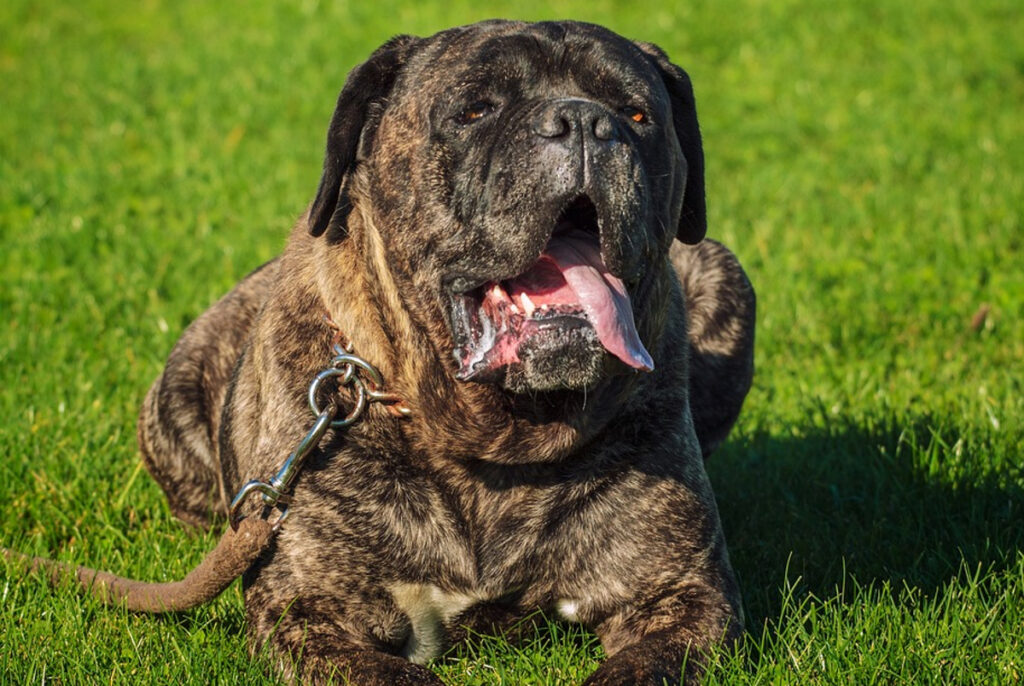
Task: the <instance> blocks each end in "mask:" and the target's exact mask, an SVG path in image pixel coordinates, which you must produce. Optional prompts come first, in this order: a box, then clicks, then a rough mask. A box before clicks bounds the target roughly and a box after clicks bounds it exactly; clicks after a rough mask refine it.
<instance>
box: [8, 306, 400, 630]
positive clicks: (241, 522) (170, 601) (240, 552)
mask: <svg viewBox="0 0 1024 686" xmlns="http://www.w3.org/2000/svg"><path fill="white" fill-rule="evenodd" d="M325 320H326V321H327V324H328V325H329V326H330V327H331V328H333V329H334V331H335V335H334V338H333V340H332V341H331V350H332V352H333V353H334V357H333V359H332V360H331V363H330V365H329V366H328V367H327V368H325V369H324V370H322V371H321V372H320V373H318V374H317V375H316V376H315V377H314V378H313V382H312V383H311V384H310V386H309V394H308V399H309V406H310V409H311V410H312V411H313V414H314V415H315V416H316V421H315V422H314V424H313V427H312V428H311V429H310V430H309V432H307V434H306V436H305V437H304V438H303V439H302V441H300V442H299V444H298V446H296V448H295V450H293V451H292V453H291V454H290V455H289V456H288V459H286V460H285V462H284V464H283V465H282V466H281V468H280V469H279V470H278V472H277V474H276V475H275V476H274V477H273V478H271V479H270V480H269V481H267V482H263V481H258V480H254V481H250V482H248V483H247V484H245V485H244V486H242V488H241V489H240V490H239V491H238V493H237V494H236V495H235V497H234V498H233V499H232V501H231V505H230V507H229V509H228V523H229V524H230V526H228V527H227V528H226V529H225V531H224V534H223V535H222V536H221V538H220V541H218V542H217V546H216V547H215V548H214V549H213V550H211V551H210V552H209V553H208V554H207V555H206V557H205V558H203V561H202V562H200V563H199V565H198V566H197V567H196V568H195V569H193V570H192V571H191V572H189V573H188V575H187V576H185V578H184V579H182V580H181V581H172V582H166V583H156V582H145V581H136V580H134V579H129V578H126V577H122V576H117V575H115V574H111V573H109V572H104V571H100V570H98V569H93V568H91V567H84V566H77V565H72V564H67V563H65V562H58V561H56V560H49V559H46V558H42V557H29V556H28V555H23V554H21V553H18V552H15V551H12V550H8V549H6V548H0V552H2V553H3V557H4V559H5V560H8V561H10V562H12V563H14V564H15V565H16V566H21V567H23V568H25V569H26V571H28V572H30V573H32V572H37V571H41V572H44V573H45V574H46V577H47V579H48V580H49V581H50V583H51V584H53V585H54V586H57V585H59V584H61V583H62V582H63V581H64V580H66V579H72V578H74V579H75V580H76V581H77V582H78V584H79V586H80V588H81V590H82V591H83V592H84V593H85V594H87V595H91V596H93V597H95V598H97V599H98V600H100V601H102V602H104V603H107V604H108V605H118V606H121V607H124V608H126V609H128V610H134V611H138V612H154V613H158V612H178V611H181V610H188V609H191V608H193V607H196V606H198V605H202V604H203V603H207V602H209V601H211V600H213V599H214V598H216V597H217V596H218V595H220V594H221V593H222V592H223V591H224V589H226V588H227V587H228V586H230V585H231V582H233V581H234V580H235V579H237V578H238V577H239V576H241V575H242V574H243V573H244V572H245V571H246V570H247V569H249V567H251V566H252V564H253V563H254V562H256V560H257V559H258V558H259V557H260V556H261V555H263V553H264V552H266V550H267V549H268V548H269V547H270V544H271V543H272V542H273V540H274V536H275V534H276V533H277V531H278V529H279V528H280V526H281V524H282V523H283V522H284V520H285V518H286V517H287V516H288V508H289V505H290V504H291V502H292V496H291V494H290V491H291V485H292V484H293V483H294V481H295V478H296V477H297V476H298V475H299V472H300V471H301V470H302V466H303V464H304V463H305V459H306V457H308V455H309V454H310V453H311V452H312V450H313V448H315V447H316V446H317V445H318V444H319V443H320V441H321V440H322V439H323V436H324V434H326V433H327V429H329V428H333V429H347V428H348V427H350V426H351V425H352V424H354V423H355V422H356V421H358V420H359V419H360V418H361V417H362V415H363V412H365V410H366V408H367V407H368V406H369V404H370V403H381V404H383V405H384V406H385V407H386V408H387V409H388V410H389V411H390V412H391V414H393V415H395V416H397V417H408V416H409V415H410V414H411V411H410V409H409V407H408V406H407V405H405V403H404V402H403V401H402V399H401V398H399V397H398V396H396V395H394V394H391V393H386V392H384V390H383V387H384V380H383V378H382V377H381V374H380V372H379V371H378V370H377V368H376V367H374V366H373V365H371V364H370V363H369V362H367V361H366V360H364V359H363V358H361V357H359V356H358V355H356V354H355V353H354V351H353V347H352V344H351V343H349V342H348V341H347V340H346V339H345V336H344V335H343V334H342V333H341V331H340V330H339V328H338V326H337V324H335V323H334V322H333V321H332V320H331V318H330V317H325ZM332 378H334V379H336V380H337V384H338V390H339V391H340V390H341V388H343V387H348V388H351V389H352V391H353V393H354V394H355V399H354V402H353V406H352V409H351V410H350V411H349V413H348V414H347V415H345V416H344V417H343V418H341V419H337V418H336V417H337V414H338V411H339V407H338V402H337V399H336V398H331V399H330V400H329V401H328V402H327V403H326V405H325V406H324V407H323V408H322V409H321V408H320V406H319V400H318V397H319V395H320V390H321V387H322V386H323V384H324V382H325V381H327V380H328V379H332ZM255 494H260V495H261V499H262V502H263V509H262V512H261V513H260V514H259V515H258V516H249V517H242V516H241V508H242V505H243V504H244V503H245V502H246V501H248V500H249V498H250V497H251V496H253V495H255ZM275 508H276V509H277V510H279V511H280V515H278V516H277V518H276V519H275V520H274V521H270V515H271V513H272V512H273V511H274V509H275Z"/></svg>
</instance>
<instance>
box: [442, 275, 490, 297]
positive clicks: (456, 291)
mask: <svg viewBox="0 0 1024 686" xmlns="http://www.w3.org/2000/svg"><path fill="white" fill-rule="evenodd" d="M485 283H487V279H479V278H476V279H474V278H471V277H468V276H456V277H453V278H451V279H448V280H447V286H446V287H445V290H447V291H448V292H449V293H451V294H452V295H466V294H467V293H469V292H470V291H472V290H474V289H476V288H479V287H480V286H482V285H484V284H485Z"/></svg>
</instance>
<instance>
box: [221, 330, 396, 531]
mask: <svg viewBox="0 0 1024 686" xmlns="http://www.w3.org/2000/svg"><path fill="white" fill-rule="evenodd" d="M332 350H333V352H334V354H335V357H334V359H332V360H331V366H330V367H327V368H326V369H324V370H322V371H321V372H320V373H318V374H317V375H316V376H315V377H313V381H312V383H310V384H309V393H308V400H309V408H310V409H311V410H312V411H313V414H314V415H315V416H316V421H315V422H314V423H313V427H312V428H311V429H310V430H309V431H308V432H307V433H306V436H305V437H304V438H303V439H302V440H301V441H300V442H299V444H298V445H297V446H296V447H295V450H293V451H292V453H291V455H289V456H288V459H287V460H285V461H284V464H282V465H281V468H280V469H279V470H278V472H277V474H276V475H275V476H274V477H273V478H272V479H271V480H270V481H269V482H264V481H259V480H255V479H254V480H252V481H249V482H248V483H246V484H245V485H244V486H242V488H241V489H240V490H239V491H238V493H237V494H235V497H234V498H232V499H231V505H230V506H229V507H228V522H229V523H230V524H231V528H232V529H236V530H237V528H238V523H239V521H241V518H242V517H241V510H242V505H243V504H244V503H245V502H246V501H247V500H248V499H249V497H250V496H251V495H252V494H254V493H260V494H262V499H263V504H264V508H263V514H262V516H263V517H264V518H266V517H269V516H270V510H272V509H274V508H277V509H279V510H280V511H281V515H280V516H279V517H278V518H277V521H275V522H274V524H273V527H274V530H277V528H278V527H280V526H281V524H282V523H283V522H284V520H285V518H286V517H287V516H288V506H289V505H290V504H291V502H292V497H291V495H288V491H289V490H290V489H291V486H292V483H293V482H294V481H295V479H296V477H298V475H299V472H300V471H301V470H302V466H303V464H304V463H305V461H306V458H307V457H308V456H309V454H310V453H311V452H312V451H313V448H315V447H316V446H317V445H319V444H320V441H321V440H323V437H324V434H326V433H327V430H328V429H332V428H333V429H345V428H348V427H349V426H351V425H352V424H354V423H355V422H356V421H358V420H359V419H360V418H361V417H362V416H363V413H364V412H365V411H366V408H367V406H368V405H369V404H370V403H374V402H377V403H384V404H387V405H388V406H389V408H392V407H393V408H395V409H394V411H393V414H397V415H400V416H408V414H409V409H408V408H407V407H404V406H400V407H396V404H397V403H401V399H400V398H398V397H397V396H395V395H393V394H390V393H386V392H384V391H383V387H384V379H383V377H382V376H381V374H380V371H378V370H377V368H376V367H374V366H373V365H372V364H370V363H369V362H367V361H366V360H364V359H363V358H361V357H359V356H358V355H355V354H354V353H353V352H352V349H351V345H348V346H344V345H342V344H341V343H340V342H338V341H336V342H335V343H334V344H333V346H332ZM364 374H365V376H366V377H368V378H366V379H364V378H363V375H364ZM332 378H336V379H337V380H338V381H337V383H338V386H339V388H341V387H345V386H349V387H352V388H353V389H354V393H355V400H354V404H353V406H352V409H351V410H350V411H349V413H348V414H347V415H346V416H345V417H343V418H342V419H335V417H336V416H337V414H338V403H337V400H335V399H333V398H332V399H331V400H329V401H328V402H327V404H326V405H325V406H324V408H323V409H322V410H321V409H320V405H319V403H318V401H317V397H318V396H319V395H320V389H321V386H323V383H324V382H325V381H326V380H327V379H332Z"/></svg>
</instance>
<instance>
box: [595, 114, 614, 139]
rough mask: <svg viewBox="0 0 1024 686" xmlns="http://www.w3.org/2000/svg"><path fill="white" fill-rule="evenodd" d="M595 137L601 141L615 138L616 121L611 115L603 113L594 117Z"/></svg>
mask: <svg viewBox="0 0 1024 686" xmlns="http://www.w3.org/2000/svg"><path fill="white" fill-rule="evenodd" d="M593 131H594V137H595V138H597V140H599V141H610V140H614V139H615V122H613V121H612V119H611V117H608V116H606V115H604V114H601V115H599V116H597V117H595V118H594V125H593Z"/></svg>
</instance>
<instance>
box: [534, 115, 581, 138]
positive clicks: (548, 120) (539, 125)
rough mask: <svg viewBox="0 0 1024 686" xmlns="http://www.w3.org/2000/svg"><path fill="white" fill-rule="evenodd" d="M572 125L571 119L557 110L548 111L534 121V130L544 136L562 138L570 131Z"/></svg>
mask: <svg viewBox="0 0 1024 686" xmlns="http://www.w3.org/2000/svg"><path fill="white" fill-rule="evenodd" d="M571 128H572V126H571V125H570V123H569V120H568V119H567V118H566V117H565V116H564V115H562V114H561V113H557V112H546V113H544V114H543V115H542V116H540V117H538V118H537V120H536V121H535V122H534V125H533V130H534V132H535V133H536V134H537V135H538V136H543V137H544V138H561V137H562V136H564V135H566V134H567V133H569V130H570V129H571Z"/></svg>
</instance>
